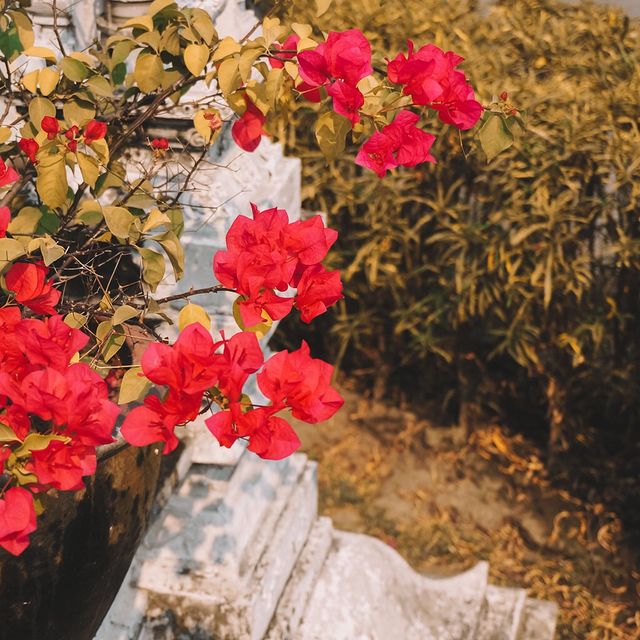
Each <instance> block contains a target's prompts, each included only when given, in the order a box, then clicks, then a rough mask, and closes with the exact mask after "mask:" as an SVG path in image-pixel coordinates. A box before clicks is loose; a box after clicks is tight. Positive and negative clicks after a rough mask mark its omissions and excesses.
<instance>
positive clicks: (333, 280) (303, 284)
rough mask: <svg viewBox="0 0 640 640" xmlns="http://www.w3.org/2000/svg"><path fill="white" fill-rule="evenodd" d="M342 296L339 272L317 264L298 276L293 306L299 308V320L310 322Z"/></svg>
mask: <svg viewBox="0 0 640 640" xmlns="http://www.w3.org/2000/svg"><path fill="white" fill-rule="evenodd" d="M343 297H344V296H343V295H342V280H340V272H339V271H327V270H326V269H325V268H324V267H323V266H322V265H320V264H317V265H314V266H313V267H309V268H308V269H305V271H304V273H303V274H302V276H301V277H300V282H299V283H298V292H297V294H296V299H295V306H296V308H297V309H299V310H300V318H301V320H302V321H303V322H311V321H312V320H313V319H314V318H316V317H317V316H319V315H321V314H323V313H324V312H325V311H326V310H327V308H328V307H330V306H331V305H332V304H335V303H336V302H337V301H338V300H341V299H342V298H343Z"/></svg>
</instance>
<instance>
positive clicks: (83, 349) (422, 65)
mask: <svg viewBox="0 0 640 640" xmlns="http://www.w3.org/2000/svg"><path fill="white" fill-rule="evenodd" d="M322 4H324V5H326V4H327V3H326V2H323V3H322ZM54 7H55V5H54ZM54 24H55V21H54ZM260 26H261V30H257V29H253V30H252V31H251V32H250V33H249V34H248V35H247V36H245V37H244V38H242V39H239V40H236V39H234V38H231V37H224V38H220V37H219V36H218V34H217V32H216V29H215V26H214V24H213V22H212V20H211V18H210V16H209V15H208V14H207V13H206V12H205V11H203V10H201V9H198V8H179V7H178V6H177V5H176V4H175V3H174V2H172V1H171V0H156V1H155V2H153V4H151V6H150V7H149V9H148V12H147V14H145V15H141V16H139V17H136V18H133V19H131V20H129V21H128V22H126V23H125V24H124V25H122V26H121V27H120V28H119V29H118V30H116V31H115V32H114V33H113V34H112V35H110V36H109V37H105V38H104V39H103V40H102V41H101V42H96V43H95V44H94V45H93V46H91V47H89V48H88V49H86V50H84V51H76V52H69V51H65V49H64V45H63V42H62V39H61V38H58V45H59V46H58V50H56V51H54V50H53V49H50V48H47V47H42V46H36V45H35V44H34V35H33V29H32V26H31V21H30V18H29V15H28V13H27V12H26V11H25V10H24V9H23V8H22V7H21V6H20V4H19V3H16V2H8V3H7V4H5V6H4V8H3V9H2V10H1V12H0V35H1V37H0V53H1V56H2V61H3V63H4V64H2V65H0V76H1V80H2V105H0V106H1V108H2V111H3V113H2V118H1V122H0V155H1V159H0V199H1V202H0V478H1V484H0V546H1V547H3V548H4V549H5V550H6V551H8V552H9V553H12V554H15V555H18V554H20V553H22V552H23V551H24V549H25V548H26V547H27V546H28V544H29V536H30V534H31V533H32V532H33V531H34V530H35V529H36V526H37V525H36V518H37V513H38V512H39V510H40V509H41V508H42V505H41V503H40V500H39V496H40V495H41V494H42V493H45V492H52V491H54V490H57V491H77V490H79V489H82V488H83V486H84V479H85V478H86V477H87V476H91V475H92V474H93V473H94V472H95V470H96V464H97V462H96V447H98V446H99V445H105V444H108V443H111V442H113V441H114V438H115V437H117V436H118V432H117V430H116V423H117V421H118V418H119V416H120V414H121V413H123V414H124V419H123V421H122V422H121V426H120V428H119V434H120V437H123V438H124V439H125V440H126V441H127V442H129V443H130V444H131V445H135V446H143V445H147V444H151V443H158V442H161V443H163V450H164V452H165V453H168V452H170V451H172V450H173V449H174V448H175V447H176V446H177V444H178V437H177V435H176V428H177V427H178V426H184V425H187V424H188V423H189V422H191V421H193V420H194V419H195V418H196V417H197V416H199V415H201V414H206V415H207V416H208V417H207V418H206V425H207V427H208V428H209V430H210V431H211V433H212V434H213V437H215V438H216V439H217V440H218V442H219V443H220V444H221V445H222V446H225V447H230V446H232V445H233V444H234V443H235V442H236V441H237V440H238V439H243V440H245V441H247V443H248V444H247V448H248V449H249V450H250V451H252V452H254V453H255V454H257V455H258V456H261V457H263V458H267V459H280V458H283V457H286V456H288V455H290V454H291V453H293V452H294V451H295V450H296V449H297V448H298V446H299V444H300V442H299V440H298V437H297V436H296V433H295V431H294V430H293V428H292V427H291V426H290V424H289V423H288V422H287V421H286V415H287V411H288V412H290V414H291V415H292V416H294V417H295V418H297V419H300V420H303V421H306V422H310V423H317V422H320V421H323V420H326V419H327V418H329V417H331V416H332V415H333V414H334V413H335V412H336V411H337V410H338V409H339V408H340V406H341V405H342V402H343V401H342V398H341V397H340V395H339V393H338V392H337V391H336V390H335V389H334V388H333V387H332V386H331V378H332V373H333V368H332V367H331V365H329V364H327V363H325V362H322V361H320V360H317V359H314V358H312V357H311V355H310V352H309V347H308V346H307V345H306V344H303V345H302V346H301V347H300V348H299V349H298V350H297V351H294V352H292V353H288V352H281V353H276V354H275V355H273V356H272V357H270V358H269V359H268V360H266V361H265V358H264V355H263V351H262V348H261V345H260V340H259V338H260V337H261V336H263V335H264V333H265V332H266V331H267V329H268V327H269V326H270V325H271V323H272V322H273V321H274V320H279V319H281V318H283V317H285V316H286V315H287V314H289V313H291V312H292V311H293V310H294V309H295V313H299V314H300V317H301V319H302V321H304V322H310V321H311V320H313V318H315V317H316V316H318V315H320V314H322V313H324V312H325V311H326V310H327V308H328V307H330V306H331V305H332V304H334V303H335V302H336V301H337V300H339V299H340V298H341V296H342V294H341V290H342V284H341V282H340V275H339V273H337V272H335V271H328V270H327V269H326V268H325V267H324V266H323V265H322V261H323V260H324V258H325V256H326V255H327V252H328V250H329V249H330V247H331V245H332V244H333V243H334V242H335V240H336V236H337V234H336V232H335V231H333V230H331V229H328V228H326V227H325V225H324V222H323V220H322V218H321V217H319V216H315V217H313V218H310V219H307V220H304V221H290V220H289V218H288V215H287V212H286V211H284V210H281V209H278V208H271V209H267V210H264V211H260V210H259V209H258V208H257V207H253V210H252V211H251V212H247V214H250V215H247V216H240V217H238V218H237V219H236V220H235V222H234V223H233V225H232V226H231V228H230V230H229V232H228V234H227V238H226V244H227V247H226V250H225V251H219V252H218V253H217V254H216V255H215V256H212V273H211V286H210V287H207V288H205V289H199V290H193V289H191V290H189V291H188V292H187V293H185V294H176V295H172V296H168V297H167V296H165V297H160V296H158V295H157V294H156V291H157V288H158V286H159V284H160V283H161V281H162V280H163V279H164V277H165V271H166V269H167V268H169V265H170V268H171V270H172V272H173V274H172V276H173V277H174V278H175V279H176V280H178V279H180V278H181V277H182V274H183V271H184V260H185V255H184V252H183V249H182V246H181V244H180V234H181V231H182V227H183V217H182V210H181V205H180V194H181V193H182V192H184V191H186V190H188V189H189V188H190V184H191V180H192V178H193V175H194V173H195V172H196V170H197V168H198V166H199V165H200V164H201V163H204V162H207V155H208V151H209V149H210V148H211V147H212V146H214V145H215V144H216V141H217V139H218V137H219V135H220V133H221V131H222V129H223V128H224V127H225V126H230V127H231V134H232V136H233V139H234V140H235V142H236V143H237V144H238V145H239V147H241V148H242V149H243V150H245V151H248V152H250V151H253V150H254V149H256V148H257V147H258V146H259V145H260V142H261V139H262V137H263V136H265V135H269V131H270V130H271V127H272V126H274V124H273V123H274V122H275V121H276V119H277V117H278V115H279V113H280V112H281V111H284V110H286V106H287V103H290V101H292V100H299V101H303V102H306V103H309V104H310V105H312V108H314V109H315V110H316V112H317V115H318V119H317V127H316V134H317V139H318V143H319V146H320V148H321V149H322V151H323V152H324V153H325V155H326V157H327V158H328V159H331V158H334V157H336V156H337V155H338V154H340V153H342V152H343V150H344V148H345V141H346V139H347V137H348V136H349V135H352V136H353V139H354V140H355V139H361V140H363V142H362V145H361V148H360V151H359V153H358V154H357V157H356V158H355V162H356V163H358V164H359V165H362V166H363V167H365V168H366V170H373V171H375V172H376V173H378V175H380V176H384V174H385V173H386V172H387V171H389V170H392V169H395V168H396V167H400V166H402V167H413V166H415V165H417V164H419V163H422V162H435V158H434V156H433V155H432V145H433V143H434V136H433V135H432V134H430V133H428V132H427V131H425V130H424V121H425V119H427V118H429V117H434V116H437V117H439V118H440V120H442V121H443V122H445V123H448V124H450V125H452V126H453V127H456V128H457V129H460V130H466V129H470V128H471V127H473V126H474V125H475V124H476V123H477V122H478V121H479V120H480V118H481V116H482V114H483V108H482V107H481V105H480V104H479V102H477V101H476V99H475V96H474V91H473V89H472V88H471V86H470V84H469V83H468V81H467V78H466V77H465V75H464V73H463V72H462V71H460V70H459V65H460V63H461V62H462V59H461V58H460V57H459V56H457V55H455V54H454V53H452V52H443V51H442V50H440V49H438V48H437V47H435V46H433V45H426V46H423V47H420V48H419V49H416V48H415V47H414V45H413V44H412V43H409V45H408V51H407V52H400V53H398V54H397V55H396V56H395V57H394V58H392V59H387V62H386V63H385V65H384V68H381V69H378V68H375V69H374V67H373V65H372V51H371V47H370V45H369V42H368V41H367V38H366V37H365V36H364V35H363V34H362V33H361V32H360V31H358V30H355V29H352V30H349V31H344V32H341V33H336V32H331V33H329V34H327V35H326V37H325V36H323V35H322V34H319V33H316V32H315V31H314V28H313V26H312V25H301V24H293V25H292V26H291V27H288V26H284V25H282V24H280V22H279V21H278V20H276V19H272V18H269V17H267V18H265V19H264V21H263V22H262V24H261V25H260ZM257 33H260V35H256V36H255V37H253V36H254V35H255V34H257ZM194 87H195V88H196V89H198V90H197V92H196V93H195V94H194V93H193V89H194ZM314 103H316V104H314ZM184 105H188V106H190V107H191V108H192V109H193V113H194V116H193V125H194V127H195V130H196V131H197V132H198V134H199V138H198V139H197V140H196V141H195V142H192V143H191V144H190V146H189V147H188V148H187V147H185V146H183V145H181V144H180V143H175V141H170V140H168V139H167V138H152V137H149V136H148V135H147V133H146V128H147V127H148V126H149V125H152V123H153V121H154V118H157V117H159V116H161V115H167V114H169V115H170V114H171V113H172V110H174V109H175V108H176V107H177V106H180V107H183V106H184ZM509 108H510V107H509V106H508V105H506V102H505V101H504V100H499V101H497V102H495V103H494V104H493V105H492V107H491V113H492V115H494V116H495V115H497V116H500V118H502V120H501V122H504V123H507V124H508V117H512V116H513V115H514V114H513V113H510V112H509V111H508V110H509ZM487 122H489V121H488V120H486V114H485V116H483V123H484V124H483V127H485V126H486V123H487ZM507 124H505V125H504V126H507ZM132 145H138V146H146V147H147V148H148V154H147V157H148V161H146V163H145V162H138V163H135V170H134V171H132V169H131V166H132V162H131V158H130V156H129V155H128V149H129V148H130V147H131V146H132ZM178 158H179V161H178ZM168 172H172V173H171V180H167V179H166V175H167V173H168ZM176 184H178V185H179V188H178V189H177V190H176V188H175V185H176ZM176 191H177V193H176ZM219 291H227V292H228V291H231V292H235V293H236V294H237V300H236V303H235V305H234V315H235V317H236V319H237V322H238V325H239V329H240V331H239V332H238V333H236V334H234V335H230V336H227V335H224V333H219V334H218V333H215V332H214V333H212V331H211V321H210V319H209V317H208V316H207V314H206V312H205V310H204V309H203V308H202V307H201V306H198V305H197V304H195V303H193V302H191V299H192V298H194V297H196V296H207V295H209V296H211V295H215V293H216V292H219ZM176 301H183V303H184V307H183V308H182V310H181V311H180V313H179V315H178V316H177V318H174V321H175V322H176V325H177V327H178V328H179V335H178V337H177V339H176V340H175V341H174V342H173V344H170V343H169V342H168V341H167V340H166V339H163V338H162V337H161V333H160V328H161V323H162V322H170V319H169V317H168V316H167V315H166V313H165V312H166V304H167V303H168V302H172V303H176ZM163 309H164V310H163ZM140 343H143V344H145V348H144V350H143V352H142V355H141V356H140V357H136V356H135V349H133V348H132V344H138V345H139V344H140ZM132 354H133V356H132ZM252 375H256V377H257V384H258V387H259V389H260V391H261V392H262V394H263V396H264V397H266V398H267V402H266V403H262V404H254V403H253V402H252V400H251V399H250V398H249V397H248V396H247V395H246V393H245V391H244V386H245V384H246V383H247V380H248V379H249V377H250V376H252ZM263 402H264V401H263ZM123 407H124V408H125V409H126V410H125V411H122V409H123Z"/></svg>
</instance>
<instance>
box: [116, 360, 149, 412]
mask: <svg viewBox="0 0 640 640" xmlns="http://www.w3.org/2000/svg"><path fill="white" fill-rule="evenodd" d="M150 386H151V383H150V382H149V380H147V378H145V376H144V374H143V373H142V367H131V369H127V371H126V373H125V374H124V376H122V380H121V381H120V394H119V396H118V404H127V403H129V402H136V401H137V400H139V399H140V398H141V397H142V396H143V395H144V393H145V392H146V391H147V389H148V388H149V387H150Z"/></svg>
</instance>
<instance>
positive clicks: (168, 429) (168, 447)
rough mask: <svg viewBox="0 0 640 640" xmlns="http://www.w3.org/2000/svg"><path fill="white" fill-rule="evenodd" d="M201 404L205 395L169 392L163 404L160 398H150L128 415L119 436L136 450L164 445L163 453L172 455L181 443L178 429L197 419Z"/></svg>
mask: <svg viewBox="0 0 640 640" xmlns="http://www.w3.org/2000/svg"><path fill="white" fill-rule="evenodd" d="M201 402H202V394H196V395H193V396H189V395H185V394H182V395H179V394H173V393H172V392H169V394H168V395H167V397H166V398H165V399H164V401H162V400H160V398H158V397H157V396H147V397H146V398H145V399H144V405H143V406H141V407H136V408H135V409H132V410H131V411H129V413H127V416H126V417H125V419H124V422H123V423H122V427H121V429H120V433H121V434H122V437H123V438H124V439H125V440H126V441H127V442H128V443H130V444H132V445H134V446H136V447H143V446H145V445H148V444H154V443H156V442H164V448H163V450H162V452H163V453H164V454H167V453H170V452H171V451H173V450H174V449H175V448H176V447H177V446H178V442H179V440H178V438H177V436H176V435H175V428H176V427H177V426H178V425H179V424H184V423H185V422H190V421H191V420H195V418H196V417H197V415H198V412H199V411H200V405H201Z"/></svg>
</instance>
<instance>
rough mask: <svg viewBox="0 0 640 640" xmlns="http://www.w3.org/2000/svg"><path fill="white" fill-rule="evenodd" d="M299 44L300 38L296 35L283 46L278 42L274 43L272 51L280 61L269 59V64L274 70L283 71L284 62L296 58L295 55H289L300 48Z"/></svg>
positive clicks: (289, 38)
mask: <svg viewBox="0 0 640 640" xmlns="http://www.w3.org/2000/svg"><path fill="white" fill-rule="evenodd" d="M298 42H300V36H299V35H298V34H296V33H292V34H291V35H290V36H289V37H288V38H287V39H286V40H285V41H284V42H283V43H282V44H280V43H278V42H274V43H273V44H272V45H271V49H272V50H273V51H274V52H276V55H277V56H278V58H279V59H276V58H273V57H269V64H270V65H271V66H272V67H273V68H274V69H282V67H284V62H283V60H291V59H292V58H295V57H296V54H295V53H289V52H290V51H294V52H295V51H296V49H297V47H298ZM281 51H282V52H283V53H280V52H281Z"/></svg>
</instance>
